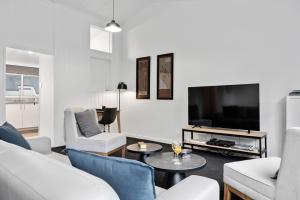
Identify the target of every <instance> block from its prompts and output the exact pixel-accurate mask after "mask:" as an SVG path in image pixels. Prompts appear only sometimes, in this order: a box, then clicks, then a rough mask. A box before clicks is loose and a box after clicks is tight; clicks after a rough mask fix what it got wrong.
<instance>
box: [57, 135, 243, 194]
mask: <svg viewBox="0 0 300 200" xmlns="http://www.w3.org/2000/svg"><path fill="white" fill-rule="evenodd" d="M137 141H140V140H138V139H134V138H127V145H130V144H133V143H136V142H137ZM143 141H145V140H143ZM145 142H150V141H145ZM154 143H157V142H154ZM158 144H161V145H162V146H163V150H162V151H163V152H168V151H172V148H171V145H169V144H163V143H158ZM53 150H54V151H56V152H59V153H62V152H63V150H64V147H59V148H54V149H53ZM193 153H196V154H198V155H201V156H203V157H204V158H205V159H206V161H207V164H206V166H205V167H204V168H202V169H199V170H195V171H193V172H189V173H187V176H189V175H192V174H193V175H200V176H205V177H208V178H212V179H215V180H217V181H218V183H219V185H220V199H223V165H224V164H225V163H228V162H234V161H240V160H245V158H243V157H236V156H230V155H227V154H224V153H223V154H222V153H215V152H208V151H201V150H195V151H194V152H193ZM113 156H121V152H116V153H115V154H114V155H113ZM126 158H128V159H134V160H138V158H139V155H138V154H136V153H131V152H127V151H126ZM155 184H156V185H157V186H159V187H162V188H166V176H165V173H164V172H159V171H156V172H155ZM195 187H197V186H195ZM232 200H238V198H237V197H233V199H232Z"/></svg>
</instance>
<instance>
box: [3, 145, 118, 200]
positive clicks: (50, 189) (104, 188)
mask: <svg viewBox="0 0 300 200" xmlns="http://www.w3.org/2000/svg"><path fill="white" fill-rule="evenodd" d="M0 199H1V200H83V199H86V200H96V199H99V200H100V199H101V200H119V198H118V196H117V194H116V192H115V191H114V190H113V189H112V188H111V187H110V186H109V185H108V184H107V183H106V182H104V181H103V180H101V179H99V178H97V177H94V176H92V175H90V174H87V173H85V172H83V171H80V170H78V169H75V168H73V167H71V166H69V165H66V164H63V163H61V162H58V161H56V160H54V159H51V158H48V157H47V156H45V155H42V154H40V153H37V152H34V151H29V150H25V149H24V148H22V147H18V146H15V145H12V144H9V143H6V142H3V141H0Z"/></svg>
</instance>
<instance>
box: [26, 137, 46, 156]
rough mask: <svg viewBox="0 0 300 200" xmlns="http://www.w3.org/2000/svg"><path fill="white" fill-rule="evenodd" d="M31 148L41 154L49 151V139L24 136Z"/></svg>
mask: <svg viewBox="0 0 300 200" xmlns="http://www.w3.org/2000/svg"><path fill="white" fill-rule="evenodd" d="M26 140H27V141H28V143H29V145H30V147H31V149H32V150H33V151H36V152H38V153H41V154H49V153H51V140H50V138H48V137H44V136H41V137H32V138H26Z"/></svg>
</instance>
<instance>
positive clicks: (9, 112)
mask: <svg viewBox="0 0 300 200" xmlns="http://www.w3.org/2000/svg"><path fill="white" fill-rule="evenodd" d="M21 107H22V104H6V121H8V122H9V123H11V124H12V125H13V126H14V127H16V128H22V127H23V123H22V108H21Z"/></svg>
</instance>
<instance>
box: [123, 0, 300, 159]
mask: <svg viewBox="0 0 300 200" xmlns="http://www.w3.org/2000/svg"><path fill="white" fill-rule="evenodd" d="M299 9H300V4H299V3H297V2H296V1H289V0H287V1H273V0H265V1H260V0H244V1H240V0H231V1H221V0H203V1H192V0H190V1H181V2H180V1H176V2H174V1H173V2H172V3H156V4H155V5H154V6H152V7H149V8H148V9H147V10H145V11H144V12H143V13H142V14H140V15H139V16H135V18H134V19H132V20H131V21H130V22H128V23H127V27H126V31H125V32H124V33H123V66H122V68H120V74H121V78H122V79H123V80H124V81H125V82H126V83H128V86H129V91H128V92H127V93H124V94H123V96H122V102H123V105H122V124H123V127H122V128H123V130H124V131H125V132H129V133H130V134H131V135H135V136H138V137H144V138H152V139H158V140H160V141H166V142H168V141H172V140H173V139H174V138H179V137H180V133H181V128H182V127H184V126H186V125H187V122H188V112H187V111H188V105H187V103H188V102H187V100H188V99H187V92H188V90H187V87H189V86H205V85H220V84H221V85H223V84H241V83H260V106H261V130H262V131H267V132H268V145H269V153H270V155H279V154H280V152H281V141H282V137H283V136H284V130H285V122H284V121H285V114H284V113H285V96H286V95H287V94H288V92H290V91H291V90H292V89H295V88H298V87H299V85H300V79H299V74H300V67H299V64H300V59H299V58H300V55H299V52H300V51H299V48H300V45H299V44H300V37H299V35H300V27H299V19H300V18H299V17H300V16H299V15H300V13H299V12H298V11H299ZM170 52H174V53H175V59H174V100H173V101H166V100H157V99H156V55H158V54H163V53H170ZM143 56H151V100H136V99H135V80H136V77H135V73H136V72H135V59H136V58H137V57H143Z"/></svg>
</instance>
